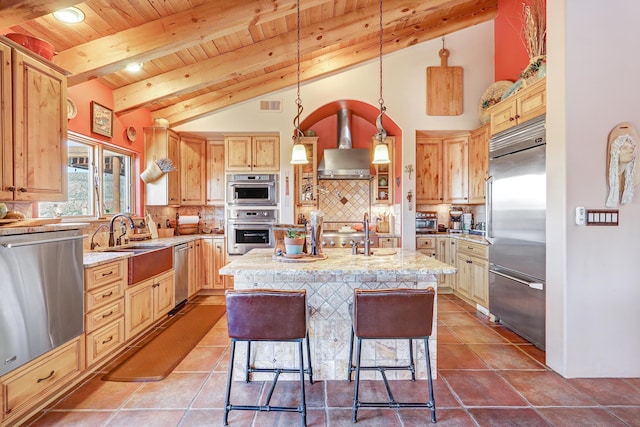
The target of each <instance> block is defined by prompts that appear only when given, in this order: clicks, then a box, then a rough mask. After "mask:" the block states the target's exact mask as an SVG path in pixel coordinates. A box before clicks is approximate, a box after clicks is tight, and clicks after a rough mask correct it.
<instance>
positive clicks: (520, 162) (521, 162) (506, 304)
mask: <svg viewBox="0 0 640 427" xmlns="http://www.w3.org/2000/svg"><path fill="white" fill-rule="evenodd" d="M544 124H545V122H544V116H542V117H539V118H536V119H533V120H530V121H528V122H526V123H524V124H522V125H519V126H517V127H515V128H512V129H510V130H507V131H504V132H501V133H499V134H496V135H495V136H494V137H492V138H491V140H490V143H489V179H488V181H487V237H488V240H489V241H490V242H491V245H490V246H489V311H490V312H491V314H493V315H494V316H496V318H497V319H499V321H500V323H502V324H504V325H505V326H507V327H508V328H509V329H512V330H513V331H514V332H516V333H518V334H519V335H521V336H522V337H524V338H526V339H527V340H528V341H530V342H532V343H533V344H535V345H536V346H537V347H539V348H542V349H544V348H545V286H546V284H545V270H546V266H545V254H546V240H545V212H546V171H545V151H546V143H545V126H544Z"/></svg>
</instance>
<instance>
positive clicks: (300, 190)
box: [293, 137, 318, 206]
mask: <svg viewBox="0 0 640 427" xmlns="http://www.w3.org/2000/svg"><path fill="white" fill-rule="evenodd" d="M300 143H301V144H303V145H304V148H305V149H306V151H307V159H308V160H309V163H307V164H305V165H294V172H293V174H294V182H295V184H294V188H295V193H296V205H297V206H318V192H317V188H318V138H317V137H304V138H302V139H301V140H300Z"/></svg>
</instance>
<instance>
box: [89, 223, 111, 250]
mask: <svg viewBox="0 0 640 427" xmlns="http://www.w3.org/2000/svg"><path fill="white" fill-rule="evenodd" d="M101 228H107V226H106V225H104V224H100V226H98V228H96V231H94V232H93V234H92V235H91V245H90V246H89V247H90V248H91V250H94V249H95V248H97V247H98V246H100V245H99V244H98V242H94V241H93V239H94V238H95V237H96V234H98V231H100V229H101Z"/></svg>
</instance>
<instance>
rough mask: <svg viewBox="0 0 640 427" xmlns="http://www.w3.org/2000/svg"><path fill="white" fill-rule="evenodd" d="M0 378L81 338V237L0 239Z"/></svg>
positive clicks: (37, 235)
mask: <svg viewBox="0 0 640 427" xmlns="http://www.w3.org/2000/svg"><path fill="white" fill-rule="evenodd" d="M0 278H1V279H0V375H3V374H6V373H7V372H10V371H12V370H14V369H15V368H17V367H19V366H21V365H24V364H25V363H27V362H30V361H31V360H33V359H35V358H36V357H38V356H40V355H42V354H44V353H46V352H48V351H49V350H52V349H54V348H56V347H58V346H60V345H61V344H64V343H65V342H67V341H69V340H71V339H73V338H75V337H77V336H78V335H80V334H82V331H83V328H84V285H83V265H82V233H81V231H80V230H66V231H55V232H45V233H30V234H15V235H6V236H0Z"/></svg>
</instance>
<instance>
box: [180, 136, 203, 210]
mask: <svg viewBox="0 0 640 427" xmlns="http://www.w3.org/2000/svg"><path fill="white" fill-rule="evenodd" d="M205 151H206V145H205V140H204V139H198V138H192V137H185V136H183V137H182V138H181V140H180V171H179V172H180V198H181V204H182V205H197V206H200V205H204V199H205V186H206V169H205Z"/></svg>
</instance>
